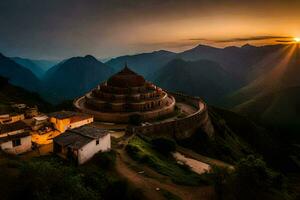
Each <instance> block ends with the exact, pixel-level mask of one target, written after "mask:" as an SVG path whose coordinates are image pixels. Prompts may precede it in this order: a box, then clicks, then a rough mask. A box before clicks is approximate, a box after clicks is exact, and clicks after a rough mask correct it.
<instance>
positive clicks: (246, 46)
mask: <svg viewBox="0 0 300 200" xmlns="http://www.w3.org/2000/svg"><path fill="white" fill-rule="evenodd" d="M241 48H256V46H253V45H251V44H249V43H247V44H244V45H243V46H242V47H241Z"/></svg>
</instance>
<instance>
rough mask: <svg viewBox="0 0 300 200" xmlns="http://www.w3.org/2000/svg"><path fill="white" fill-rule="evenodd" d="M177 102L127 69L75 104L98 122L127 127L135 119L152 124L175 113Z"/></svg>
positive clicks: (77, 100)
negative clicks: (137, 117) (151, 122)
mask: <svg viewBox="0 0 300 200" xmlns="http://www.w3.org/2000/svg"><path fill="white" fill-rule="evenodd" d="M175 104H176V102H175V98H174V97H173V96H172V95H170V94H168V93H167V92H165V91H164V90H162V89H161V88H159V87H157V86H155V85H154V84H152V83H150V82H148V81H146V80H145V79H144V77H143V76H141V75H139V74H137V73H135V72H133V71H132V70H130V69H129V68H128V67H127V64H125V67H124V68H123V70H121V71H120V72H118V73H116V74H115V75H113V76H112V77H110V78H109V79H108V80H107V81H106V82H104V83H101V84H100V85H98V86H97V87H96V88H95V89H93V90H92V91H90V92H89V93H87V94H86V95H85V96H84V97H80V98H78V99H76V100H75V101H74V105H75V107H76V108H77V109H78V110H80V111H82V112H84V113H88V114H92V115H93V116H94V117H95V119H96V120H99V121H104V122H113V123H128V122H129V121H130V119H131V117H132V116H139V117H140V119H141V120H142V121H151V120H154V119H157V118H160V117H163V116H166V115H168V114H170V113H172V112H174V108H175Z"/></svg>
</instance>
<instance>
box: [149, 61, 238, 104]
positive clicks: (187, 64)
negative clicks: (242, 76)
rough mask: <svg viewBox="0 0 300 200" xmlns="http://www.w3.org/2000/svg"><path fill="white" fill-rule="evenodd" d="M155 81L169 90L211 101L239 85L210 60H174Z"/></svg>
mask: <svg viewBox="0 0 300 200" xmlns="http://www.w3.org/2000/svg"><path fill="white" fill-rule="evenodd" d="M154 82H155V83H156V84H157V85H159V86H160V87H162V88H164V89H167V90H171V91H179V92H184V93H187V94H190V95H195V96H200V97H202V98H204V99H205V100H207V101H208V102H209V103H214V102H217V101H218V99H220V97H222V96H223V95H226V94H227V93H229V92H231V91H233V90H234V89H235V88H236V87H237V86H236V82H235V80H234V79H233V78H232V77H231V75H230V74H228V73H227V72H226V71H225V70H224V69H223V68H222V67H221V66H220V65H219V64H218V63H216V62H214V61H210V60H198V61H184V60H181V59H175V60H172V61H171V62H169V63H168V64H166V65H165V66H163V67H162V68H161V69H160V70H159V71H158V72H157V73H156V79H155V81H154Z"/></svg>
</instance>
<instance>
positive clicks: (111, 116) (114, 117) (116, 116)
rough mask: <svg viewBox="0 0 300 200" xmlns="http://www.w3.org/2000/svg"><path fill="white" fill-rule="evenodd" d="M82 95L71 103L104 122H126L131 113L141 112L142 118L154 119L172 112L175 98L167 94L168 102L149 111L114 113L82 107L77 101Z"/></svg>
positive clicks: (80, 99)
mask: <svg viewBox="0 0 300 200" xmlns="http://www.w3.org/2000/svg"><path fill="white" fill-rule="evenodd" d="M83 98H84V97H80V98H77V99H75V100H74V101H73V105H74V106H75V108H76V110H78V111H80V112H83V113H87V114H91V115H93V116H94V118H95V119H96V120H98V121H104V122H112V123H127V122H128V121H129V119H130V116H131V115H133V114H141V115H142V116H143V120H145V121H147V120H151V119H155V118H157V117H160V116H164V115H167V114H169V113H172V112H173V111H174V108H175V99H174V97H173V96H169V98H170V104H169V105H167V106H165V107H162V108H159V109H156V110H151V111H145V112H129V113H124V112H115V113H108V112H107V113H106V112H97V111H94V110H91V109H88V108H82V107H80V106H79V104H80V103H79V101H82V100H83Z"/></svg>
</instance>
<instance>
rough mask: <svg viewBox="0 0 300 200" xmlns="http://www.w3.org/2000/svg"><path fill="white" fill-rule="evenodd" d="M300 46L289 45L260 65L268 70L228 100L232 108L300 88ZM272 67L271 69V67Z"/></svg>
mask: <svg viewBox="0 0 300 200" xmlns="http://www.w3.org/2000/svg"><path fill="white" fill-rule="evenodd" d="M299 63H300V45H299V44H295V45H288V46H285V47H283V48H281V49H280V51H277V52H274V53H273V54H272V55H271V56H269V58H268V59H265V60H264V62H262V63H261V64H259V65H258V66H259V67H260V69H266V68H267V67H265V66H269V67H268V68H270V69H268V70H264V72H263V73H262V72H260V73H258V74H259V75H257V78H256V79H254V80H253V81H252V82H250V83H249V84H248V85H246V86H245V87H243V88H241V89H239V90H238V91H236V92H235V93H234V94H232V95H230V96H229V97H228V98H227V100H226V101H227V102H226V103H227V104H228V105H229V106H231V107H234V106H237V105H239V104H242V103H245V102H247V101H251V100H252V99H255V98H259V97H262V96H265V95H267V94H270V93H276V92H277V91H281V90H284V89H287V88H290V87H296V86H300V79H299V76H298V74H299V73H300V68H299ZM270 66H271V67H270Z"/></svg>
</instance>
